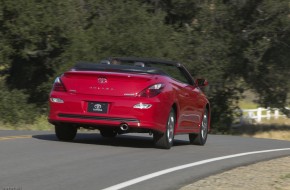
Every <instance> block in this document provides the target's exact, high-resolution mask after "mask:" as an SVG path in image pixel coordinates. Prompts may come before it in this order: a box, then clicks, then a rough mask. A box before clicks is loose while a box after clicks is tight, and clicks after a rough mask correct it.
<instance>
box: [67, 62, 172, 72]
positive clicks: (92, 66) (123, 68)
mask: <svg viewBox="0 0 290 190" xmlns="http://www.w3.org/2000/svg"><path fill="white" fill-rule="evenodd" d="M73 70H77V71H108V72H130V73H148V74H158V75H167V74H166V73H165V72H164V71H162V70H161V69H157V68H154V67H140V66H129V65H112V64H97V63H89V62H79V63H77V64H76V65H75V66H74V67H73Z"/></svg>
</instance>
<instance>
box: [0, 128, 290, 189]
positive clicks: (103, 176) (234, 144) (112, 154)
mask: <svg viewBox="0 0 290 190" xmlns="http://www.w3.org/2000/svg"><path fill="white" fill-rule="evenodd" d="M281 148H290V142H287V141H278V140H269V139H254V138H245V137H236V136H222V135H210V136H209V138H208V142H207V144H206V145H205V146H194V145H190V144H189V143H188V140H187V135H184V136H183V135H182V136H176V139H175V142H174V147H173V148H172V149H170V150H162V149H156V148H155V147H154V146H153V142H152V137H150V136H149V135H140V134H134V135H122V136H118V137H117V138H115V139H104V138H102V137H101V136H100V135H99V134H97V133H90V134H88V133H81V134H78V135H77V138H76V140H75V141H74V142H59V141H57V140H56V137H55V135H54V133H53V132H31V131H0V190H2V189H3V190H8V189H9V188H10V189H14V190H40V189H41V190H58V189H70V190H92V189H93V190H99V189H104V188H108V187H112V186H114V185H117V184H120V183H122V182H126V181H129V180H132V179H135V178H138V177H141V176H145V175H148V174H152V173H155V172H158V171H162V170H165V169H169V168H173V167H176V166H181V165H185V164H190V163H196V162H199V161H205V162H204V163H203V164H200V165H198V164H197V165H196V164H192V165H190V167H187V168H185V169H180V170H176V171H175V170H172V171H171V172H169V173H166V174H164V175H160V176H157V177H153V178H151V179H148V180H145V181H141V182H139V183H136V184H133V185H129V186H126V187H125V188H124V189H138V190H147V189H148V190H149V189H157V190H159V189H164V190H165V189H166V190H168V189H179V188H180V187H182V186H184V185H186V184H189V183H191V182H193V181H195V180H198V179H200V178H203V177H205V176H208V175H212V174H215V173H219V172H222V171H224V170H228V169H230V168H233V167H237V166H241V165H247V164H250V163H255V162H258V161H262V160H268V159H273V158H277V157H281V156H288V155H290V149H289V150H281V151H275V152H264V153H255V154H249V155H240V156H238V157H234V158H227V159H220V160H219V159H217V160H212V162H209V159H212V158H218V157H224V156H228V155H234V154H239V153H245V152H252V151H261V150H270V149H281ZM207 161H208V163H207ZM199 163H202V162H199ZM151 177H152V176H151ZM127 185H128V184H127ZM113 189H114V188H113Z"/></svg>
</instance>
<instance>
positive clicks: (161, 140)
mask: <svg viewBox="0 0 290 190" xmlns="http://www.w3.org/2000/svg"><path fill="white" fill-rule="evenodd" d="M174 127H175V111H174V109H171V111H170V113H169V116H168V120H167V125H166V131H165V133H153V140H154V144H155V145H156V146H157V147H159V148H163V149H170V148H171V147H172V145H173V140H174Z"/></svg>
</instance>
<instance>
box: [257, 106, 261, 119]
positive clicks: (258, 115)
mask: <svg viewBox="0 0 290 190" xmlns="http://www.w3.org/2000/svg"><path fill="white" fill-rule="evenodd" d="M261 121H262V108H258V110H257V122H258V123H260V122H261Z"/></svg>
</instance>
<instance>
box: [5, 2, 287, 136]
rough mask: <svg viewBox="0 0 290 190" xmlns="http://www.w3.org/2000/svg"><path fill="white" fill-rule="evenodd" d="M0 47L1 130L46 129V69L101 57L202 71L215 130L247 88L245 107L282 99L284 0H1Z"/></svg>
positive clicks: (52, 73)
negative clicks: (250, 96) (173, 63)
mask: <svg viewBox="0 0 290 190" xmlns="http://www.w3.org/2000/svg"><path fill="white" fill-rule="evenodd" d="M0 47H1V48H0V88H1V90H0V125H1V128H13V129H26V127H27V129H29V128H34V127H29V126H35V128H36V129H38V128H40V129H47V128H50V126H49V124H47V122H46V115H47V113H48V103H47V101H48V94H49V91H50V89H51V84H52V83H53V80H54V79H55V77H56V76H58V75H59V74H60V73H62V72H64V71H65V70H66V69H68V68H70V67H71V66H73V65H74V64H75V63H76V62H77V61H80V60H85V61H90V62H98V61H99V60H100V59H103V58H105V57H109V56H135V57H137V56H141V57H155V58H164V59H171V60H178V61H180V62H182V63H184V64H186V65H187V67H188V68H190V72H191V74H192V75H193V76H195V77H196V78H206V79H208V81H209V84H210V86H209V87H208V88H207V89H205V91H206V93H207V95H208V97H209V99H210V102H211V106H212V126H213V128H214V129H215V131H218V132H227V133H228V132H230V130H231V125H232V123H233V121H234V116H235V110H236V109H237V108H238V107H243V106H246V105H245V104H246V103H245V102H243V101H241V100H243V99H245V98H244V97H243V92H245V91H248V90H249V89H250V90H251V91H253V92H254V94H255V96H256V97H255V99H256V102H255V105H253V107H257V106H259V107H260V106H262V107H276V108H284V107H285V106H289V105H290V103H289V102H290V101H289V99H290V98H289V92H290V80H289V79H288V78H289V77H288V76H289V74H290V73H289V72H290V66H289V60H290V54H289V51H290V4H289V1H288V0H281V1H279V3H277V1H274V0H257V1H251V0H244V1H236V0H227V1H219V0H213V1H196V0H171V1H168V0H157V1H156V0H134V1H127V0H120V1H114V2H111V1H105V0H82V1H71V0H62V1H59V0H51V1H37V0H22V1H11V0H0ZM247 106H249V105H247ZM251 106H252V105H251ZM284 111H286V110H284Z"/></svg>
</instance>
